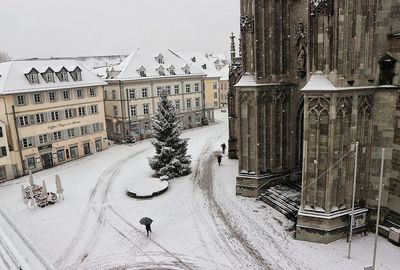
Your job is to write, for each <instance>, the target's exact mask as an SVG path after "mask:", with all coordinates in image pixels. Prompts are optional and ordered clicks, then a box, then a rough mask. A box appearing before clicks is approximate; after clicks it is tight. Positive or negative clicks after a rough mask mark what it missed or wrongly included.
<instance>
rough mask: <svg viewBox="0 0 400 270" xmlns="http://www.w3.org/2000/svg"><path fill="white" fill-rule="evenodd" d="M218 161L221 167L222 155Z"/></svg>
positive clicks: (218, 157)
mask: <svg viewBox="0 0 400 270" xmlns="http://www.w3.org/2000/svg"><path fill="white" fill-rule="evenodd" d="M217 161H218V165H219V166H221V161H222V156H221V155H218V156H217Z"/></svg>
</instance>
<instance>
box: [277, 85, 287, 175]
mask: <svg viewBox="0 0 400 270" xmlns="http://www.w3.org/2000/svg"><path fill="white" fill-rule="evenodd" d="M288 105H289V104H288V98H287V96H286V94H285V93H282V92H281V93H279V95H278V97H277V99H276V110H275V112H276V133H275V138H276V141H275V142H276V168H277V169H278V170H279V169H280V170H284V169H286V168H287V166H288V162H287V160H288V121H289V114H288V113H289V112H288V110H289V106H288Z"/></svg>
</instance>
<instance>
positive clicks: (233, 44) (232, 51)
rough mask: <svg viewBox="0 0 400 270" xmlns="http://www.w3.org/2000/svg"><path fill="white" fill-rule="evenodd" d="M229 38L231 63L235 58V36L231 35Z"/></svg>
mask: <svg viewBox="0 0 400 270" xmlns="http://www.w3.org/2000/svg"><path fill="white" fill-rule="evenodd" d="M230 38H231V61H232V63H233V59H234V58H235V57H236V49H235V36H234V35H233V33H232V34H231V36H230Z"/></svg>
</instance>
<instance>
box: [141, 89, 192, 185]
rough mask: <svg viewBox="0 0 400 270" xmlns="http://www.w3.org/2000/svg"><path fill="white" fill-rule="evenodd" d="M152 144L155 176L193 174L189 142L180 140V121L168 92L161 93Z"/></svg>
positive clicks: (154, 120) (152, 166)
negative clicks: (188, 150)
mask: <svg viewBox="0 0 400 270" xmlns="http://www.w3.org/2000/svg"><path fill="white" fill-rule="evenodd" d="M152 120H153V121H152V128H153V137H154V140H153V141H152V144H153V146H154V148H155V150H156V154H155V156H154V157H153V158H152V159H150V162H149V163H150V167H151V168H152V169H153V170H154V172H155V174H154V176H156V177H160V176H163V175H166V176H168V177H169V178H173V177H179V176H184V175H187V174H189V173H190V172H191V168H190V159H189V157H188V156H187V155H186V152H187V142H186V141H185V140H182V139H180V138H179V136H180V135H181V131H180V128H179V124H180V121H179V120H178V118H177V117H176V113H175V107H174V106H173V105H172V102H171V101H169V100H168V98H167V92H166V91H161V93H160V102H159V104H158V108H157V114H156V115H155V116H154V117H153V119H152Z"/></svg>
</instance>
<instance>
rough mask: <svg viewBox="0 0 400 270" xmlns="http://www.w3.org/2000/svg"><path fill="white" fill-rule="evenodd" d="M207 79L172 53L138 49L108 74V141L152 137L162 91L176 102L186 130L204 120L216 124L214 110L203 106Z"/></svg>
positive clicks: (106, 94) (106, 106)
mask: <svg viewBox="0 0 400 270" xmlns="http://www.w3.org/2000/svg"><path fill="white" fill-rule="evenodd" d="M205 76H206V75H205V74H204V72H203V71H202V70H200V69H198V68H196V67H195V65H193V63H191V62H188V61H185V60H183V59H182V58H181V57H179V56H178V55H177V54H175V53H173V52H172V51H170V50H159V51H153V52H150V51H144V50H141V49H137V50H136V51H134V52H133V53H132V54H130V55H129V56H128V57H127V58H126V59H124V60H123V61H122V62H121V64H120V65H118V66H115V67H113V68H111V69H108V70H107V77H106V82H107V83H108V85H107V86H105V89H104V97H105V108H106V123H107V133H108V135H109V138H110V139H112V140H114V141H116V142H125V141H129V140H133V139H134V140H140V139H143V138H147V137H150V136H151V130H150V129H151V117H152V116H153V115H154V114H155V113H156V107H157V102H158V96H159V93H160V91H161V90H163V89H165V90H167V91H168V93H169V99H170V100H171V101H172V102H174V104H175V108H176V110H177V112H178V115H179V116H180V118H181V119H182V127H183V128H185V129H186V128H192V127H196V126H200V125H202V120H203V118H208V120H209V121H213V119H214V116H213V110H205V106H204V86H203V85H204V78H205Z"/></svg>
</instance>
